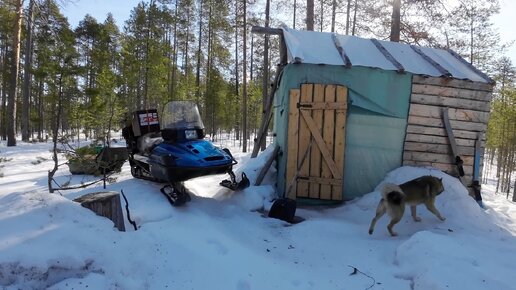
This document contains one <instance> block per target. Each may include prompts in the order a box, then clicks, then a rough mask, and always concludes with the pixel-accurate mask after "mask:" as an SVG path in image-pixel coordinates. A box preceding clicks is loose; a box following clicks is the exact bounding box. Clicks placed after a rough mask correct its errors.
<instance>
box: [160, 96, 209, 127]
mask: <svg viewBox="0 0 516 290" xmlns="http://www.w3.org/2000/svg"><path fill="white" fill-rule="evenodd" d="M167 129H168V130H188V129H204V124H203V123H202V120H201V115H200V114H199V109H198V108H197V105H196V104H195V103H194V102H190V101H173V102H169V103H167V104H166V105H165V108H164V109H163V114H162V115H161V130H167Z"/></svg>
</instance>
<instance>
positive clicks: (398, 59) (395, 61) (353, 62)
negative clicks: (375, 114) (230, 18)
mask: <svg viewBox="0 0 516 290" xmlns="http://www.w3.org/2000/svg"><path fill="white" fill-rule="evenodd" d="M283 36H284V38H285V43H286V46H287V51H288V58H289V62H297V63H311V64H328V65H344V66H348V67H349V66H364V67H372V68H380V69H383V70H396V71H400V72H403V71H406V72H410V73H413V74H418V75H427V76H435V77H452V78H456V79H461V80H470V81H474V82H482V83H492V82H493V80H492V79H490V78H489V77H488V76H487V75H485V74H484V73H482V72H480V71H479V70H478V69H476V68H475V67H473V66H472V65H470V64H469V63H467V62H466V61H465V60H464V59H462V58H461V57H460V56H459V55H458V54H456V53H455V52H453V51H451V50H443V49H436V48H430V47H419V46H411V45H408V44H402V43H396V42H389V41H381V40H376V39H365V38H360V37H356V36H350V35H338V34H334V33H328V32H315V31H300V30H294V29H289V28H284V29H283Z"/></svg>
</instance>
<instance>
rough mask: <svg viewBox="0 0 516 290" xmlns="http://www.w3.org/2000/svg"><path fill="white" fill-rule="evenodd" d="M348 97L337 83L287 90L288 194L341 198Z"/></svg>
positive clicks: (303, 86)
mask: <svg viewBox="0 0 516 290" xmlns="http://www.w3.org/2000/svg"><path fill="white" fill-rule="evenodd" d="M347 99H348V91H347V88H346V87H343V86H338V85H323V84H303V85H301V89H294V90H291V91H290V99H289V120H288V130H287V132H288V138H287V139H288V145H287V146H288V148H287V172H286V191H285V192H286V194H285V195H286V196H287V197H289V198H292V199H296V198H299V197H301V198H311V199H322V200H335V201H342V185H343V176H344V150H345V136H346V131H345V130H346V111H347Z"/></svg>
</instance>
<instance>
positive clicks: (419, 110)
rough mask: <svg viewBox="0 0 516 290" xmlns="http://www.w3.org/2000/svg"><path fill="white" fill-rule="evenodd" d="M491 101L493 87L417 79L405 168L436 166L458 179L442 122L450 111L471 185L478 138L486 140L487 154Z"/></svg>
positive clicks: (411, 104) (411, 98) (483, 141)
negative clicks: (408, 166) (447, 111)
mask: <svg viewBox="0 0 516 290" xmlns="http://www.w3.org/2000/svg"><path fill="white" fill-rule="evenodd" d="M491 97H492V86H491V85H489V84H485V83H474V82H470V81H461V80H446V79H443V78H435V77H422V76H414V77H413V80H412V94H411V97H410V110H409V117H408V126H407V132H406V133H407V134H406V136H405V144H404V152H403V165H410V166H432V167H435V168H438V169H441V170H443V171H445V172H446V173H448V174H450V175H453V176H458V172H457V169H456V167H455V165H454V160H453V158H452V153H451V147H450V144H449V141H448V137H447V134H446V129H445V127H444V124H443V120H442V111H443V108H444V107H448V108H450V111H449V112H450V123H451V126H452V128H453V133H454V135H455V139H456V143H457V147H458V150H459V154H461V155H462V159H463V160H464V171H465V174H466V178H465V179H466V182H467V184H470V183H471V180H472V175H473V155H474V146H475V140H476V139H477V135H478V134H481V136H482V137H481V138H482V143H481V151H482V153H483V151H484V146H485V131H486V129H487V121H488V120H489V111H490V101H491ZM481 159H483V158H481ZM481 165H482V163H481Z"/></svg>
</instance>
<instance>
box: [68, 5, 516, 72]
mask: <svg viewBox="0 0 516 290" xmlns="http://www.w3.org/2000/svg"><path fill="white" fill-rule="evenodd" d="M499 1H500V6H501V9H500V14H499V15H496V16H495V18H494V23H495V26H496V27H497V28H498V31H499V33H500V36H501V38H502V42H509V41H511V40H516V29H515V28H516V20H515V17H514V15H513V14H514V11H516V1H515V0H499ZM138 2H140V1H139V0H75V1H69V2H67V3H65V4H63V5H64V6H63V7H62V12H63V14H64V15H65V16H66V17H68V21H69V22H70V24H71V25H72V27H75V26H77V24H78V23H79V21H81V20H82V19H83V18H84V15H86V14H90V15H92V16H93V17H95V18H96V19H97V20H98V21H99V22H103V21H104V19H106V15H107V14H108V12H111V13H112V14H113V16H114V17H115V20H116V22H117V24H118V26H119V27H120V28H122V27H123V26H124V22H125V21H126V20H127V19H129V15H130V12H131V10H132V9H133V8H134V7H135V6H136V5H137V4H138ZM506 54H507V56H509V57H510V58H511V59H512V62H513V64H514V65H516V44H514V45H513V46H512V47H511V48H510V49H509V51H508V52H507V53H506Z"/></svg>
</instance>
